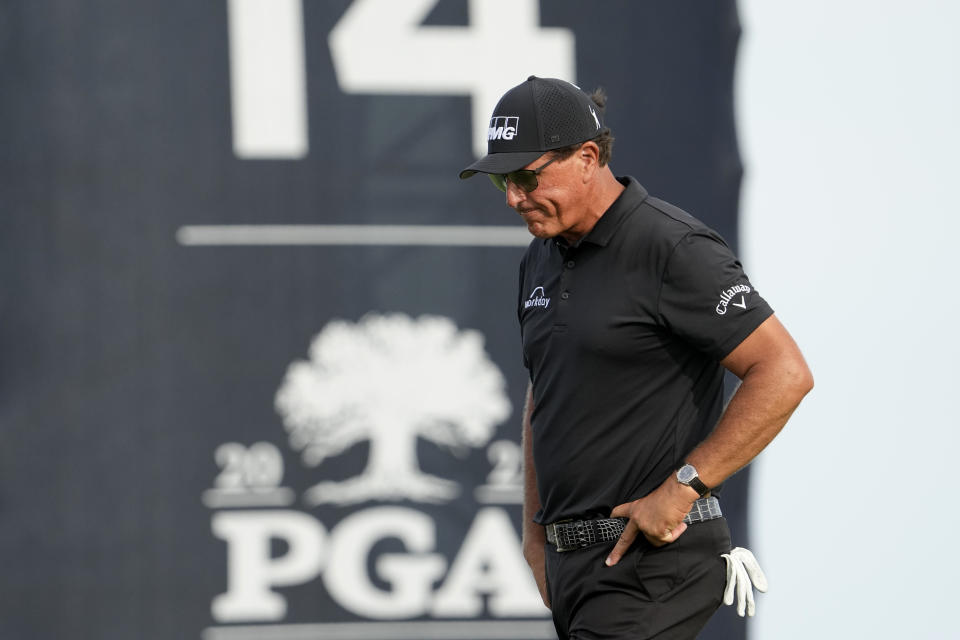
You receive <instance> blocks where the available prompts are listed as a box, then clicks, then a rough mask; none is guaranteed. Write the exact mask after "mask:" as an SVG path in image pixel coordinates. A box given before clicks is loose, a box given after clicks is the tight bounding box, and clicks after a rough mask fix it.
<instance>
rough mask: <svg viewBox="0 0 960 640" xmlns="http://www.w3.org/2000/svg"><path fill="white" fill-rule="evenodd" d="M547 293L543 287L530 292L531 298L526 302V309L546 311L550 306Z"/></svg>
mask: <svg viewBox="0 0 960 640" xmlns="http://www.w3.org/2000/svg"><path fill="white" fill-rule="evenodd" d="M546 295H547V294H546V292H545V291H544V290H543V287H536V288H534V290H533V291H531V292H530V296H529V297H528V298H527V299H526V300H525V301H524V303H523V308H524V309H530V308H533V309H537V308H543V309H546V308H547V307H549V306H550V298H548V297H546Z"/></svg>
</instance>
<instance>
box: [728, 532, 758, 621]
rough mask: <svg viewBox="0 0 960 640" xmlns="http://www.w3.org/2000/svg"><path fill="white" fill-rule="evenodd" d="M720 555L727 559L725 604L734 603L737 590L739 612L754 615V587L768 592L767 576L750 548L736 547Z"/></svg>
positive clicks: (741, 614) (741, 615)
mask: <svg viewBox="0 0 960 640" xmlns="http://www.w3.org/2000/svg"><path fill="white" fill-rule="evenodd" d="M720 557H721V558H723V559H724V560H726V561H727V588H726V589H724V591H723V604H733V595H734V592H736V595H737V613H738V614H739V615H740V617H741V618H742V617H743V614H744V613H746V614H747V615H748V616H753V614H754V613H755V612H756V605H755V604H754V601H753V589H754V588H756V590H757V591H760V592H761V593H766V591H767V576H765V575H764V574H763V569H761V568H760V565H759V563H757V559H756V558H754V557H753V554H752V553H750V550H749V549H744V548H743V547H736V548H734V549H732V550H731V551H730V553H724V554H723V555H722V556H720Z"/></svg>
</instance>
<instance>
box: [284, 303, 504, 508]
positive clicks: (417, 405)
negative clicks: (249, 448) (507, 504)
mask: <svg viewBox="0 0 960 640" xmlns="http://www.w3.org/2000/svg"><path fill="white" fill-rule="evenodd" d="M505 388H506V381H505V380H504V378H503V374H501V373H500V370H499V369H498V368H497V366H496V365H495V364H494V363H493V361H491V360H490V358H489V357H488V356H487V354H486V352H485V351H484V348H483V336H482V335H481V334H480V333H479V332H477V331H472V330H464V331H458V330H457V327H456V325H455V324H454V323H453V321H452V320H450V319H449V318H445V317H442V316H429V315H425V316H420V317H419V318H416V319H413V318H411V317H409V316H406V315H404V314H400V313H394V314H388V315H379V314H368V315H366V316H364V317H363V318H362V319H361V320H360V321H359V322H357V323H352V322H347V321H343V320H334V321H332V322H330V323H328V324H327V326H326V327H324V329H323V330H322V331H321V332H320V333H319V334H317V335H316V336H315V337H314V339H313V341H312V343H311V345H310V359H309V360H308V361H303V360H300V361H297V362H294V363H293V364H291V365H290V367H289V368H288V369H287V374H286V377H285V378H284V381H283V384H282V385H281V386H280V389H279V390H278V391H277V395H276V401H275V403H276V409H277V411H278V412H279V413H280V415H281V416H282V418H283V424H284V427H285V428H286V430H287V432H288V433H289V434H290V445H291V446H292V447H293V448H294V449H296V450H298V451H302V455H303V461H304V462H305V463H306V464H307V465H309V466H317V465H319V464H320V463H321V462H322V461H323V460H324V459H326V458H329V457H332V456H335V455H338V454H340V453H343V452H344V451H346V450H347V449H348V448H350V447H351V446H353V445H354V444H356V443H358V442H361V441H363V440H369V441H370V455H369V459H368V461H367V466H366V468H365V469H364V471H363V472H362V473H361V474H360V475H358V476H356V477H353V478H350V479H348V480H344V481H342V482H321V483H319V484H316V485H314V486H313V487H311V488H310V489H308V490H307V491H306V493H305V499H306V500H307V502H308V503H310V504H313V505H317V504H322V503H335V504H341V505H344V504H354V503H358V502H363V501H366V500H373V499H378V500H384V499H385V500H401V499H404V498H406V499H409V500H415V501H419V502H436V503H439V502H446V501H449V500H451V499H453V498H454V497H455V496H456V495H457V494H458V493H459V485H458V484H457V483H456V482H453V481H451V480H446V479H443V478H438V477H436V476H432V475H429V474H426V473H424V472H422V471H421V470H420V468H419V465H418V462H417V448H416V445H417V438H425V439H427V440H429V441H431V442H434V443H436V444H438V445H441V446H443V447H445V448H447V449H449V450H451V451H452V452H453V453H454V454H460V455H462V454H464V453H466V451H467V450H468V447H481V446H483V445H485V444H486V443H487V442H488V441H489V440H490V438H491V437H492V436H493V433H494V430H495V428H496V426H497V425H498V424H500V423H501V422H503V421H504V420H505V419H506V418H507V417H508V416H509V415H510V411H511V407H510V401H509V399H508V398H507V395H506V391H505Z"/></svg>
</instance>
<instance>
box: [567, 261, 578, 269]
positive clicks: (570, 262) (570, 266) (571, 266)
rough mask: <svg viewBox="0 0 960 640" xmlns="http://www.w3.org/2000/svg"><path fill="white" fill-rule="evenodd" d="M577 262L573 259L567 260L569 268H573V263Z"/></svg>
mask: <svg viewBox="0 0 960 640" xmlns="http://www.w3.org/2000/svg"><path fill="white" fill-rule="evenodd" d="M575 264H577V263H576V262H574V261H573V260H567V269H573V265H575Z"/></svg>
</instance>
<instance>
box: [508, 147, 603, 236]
mask: <svg viewBox="0 0 960 640" xmlns="http://www.w3.org/2000/svg"><path fill="white" fill-rule="evenodd" d="M577 156H578V154H577V153H576V152H575V153H573V155H571V156H569V157H567V158H564V159H563V160H557V161H555V162H553V163H551V164H550V165H549V166H547V167H545V168H544V169H543V170H542V171H541V172H540V174H539V175H538V176H537V182H538V185H537V188H536V189H534V190H533V191H531V192H529V193H527V192H526V191H524V190H523V189H522V188H520V187H519V186H517V185H516V184H514V183H513V182H511V181H509V180H507V185H506V186H507V206H509V207H510V208H511V209H513V210H514V211H516V212H517V213H519V214H520V216H521V217H522V218H523V221H524V222H526V223H527V229H528V230H529V231H530V233H532V234H533V235H534V236H536V237H538V238H552V237H554V236H558V235H565V236H567V237H568V239H576V238H578V237H580V236H581V235H583V233H585V232H586V231H584V232H583V233H579V232H578V228H579V227H582V226H583V225H584V223H585V220H584V218H585V216H584V209H583V207H582V206H579V204H580V202H581V200H582V197H583V195H582V190H583V181H582V180H581V179H580V172H579V171H578V170H577V169H578V157H577ZM552 157H553V155H552V154H550V153H546V154H544V155H542V156H540V157H539V158H537V159H536V160H534V161H533V162H531V163H530V164H528V165H527V166H526V167H524V169H531V170H532V169H536V168H537V167H539V166H541V165H542V164H544V163H545V162H547V161H548V160H550V159H551V158H552Z"/></svg>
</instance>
